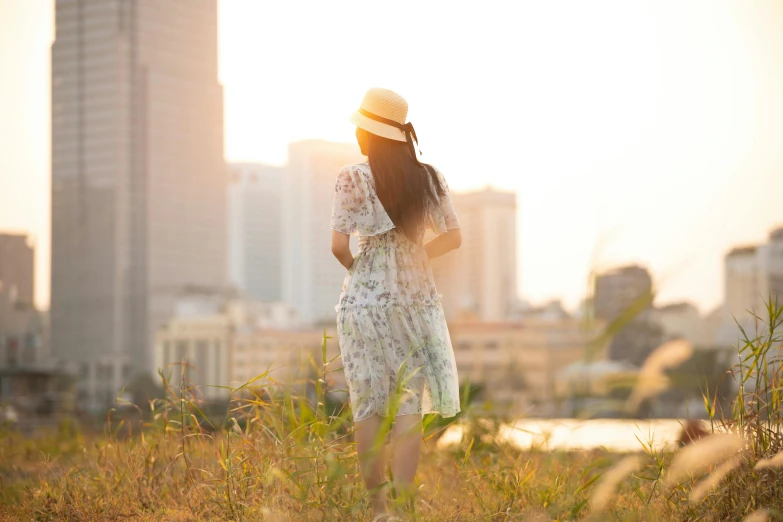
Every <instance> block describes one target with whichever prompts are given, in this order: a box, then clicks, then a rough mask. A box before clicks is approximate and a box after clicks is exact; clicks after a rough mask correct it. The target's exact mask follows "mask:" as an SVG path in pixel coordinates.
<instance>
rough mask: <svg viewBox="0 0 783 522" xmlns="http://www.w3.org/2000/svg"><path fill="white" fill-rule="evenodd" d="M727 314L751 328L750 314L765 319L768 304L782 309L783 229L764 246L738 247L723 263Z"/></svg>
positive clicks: (751, 319) (774, 232)
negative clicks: (770, 303)
mask: <svg viewBox="0 0 783 522" xmlns="http://www.w3.org/2000/svg"><path fill="white" fill-rule="evenodd" d="M724 270H725V296H726V301H725V302H726V313H727V314H728V315H729V316H730V317H733V318H736V319H737V320H739V321H741V322H742V323H743V324H751V323H752V322H753V317H752V316H751V312H753V313H755V314H756V315H759V316H760V317H762V318H763V317H765V316H766V308H767V302H769V301H770V299H771V300H772V301H775V299H777V303H778V306H781V305H783V228H778V229H776V230H773V231H772V232H770V234H769V241H768V242H767V243H764V244H761V245H752V246H744V247H737V248H734V249H732V250H731V251H730V252H729V253H728V254H726V257H725V259H724Z"/></svg>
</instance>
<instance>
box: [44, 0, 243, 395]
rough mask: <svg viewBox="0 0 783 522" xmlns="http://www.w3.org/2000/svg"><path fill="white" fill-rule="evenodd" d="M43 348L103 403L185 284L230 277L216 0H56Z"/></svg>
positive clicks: (128, 373) (139, 367) (146, 359)
mask: <svg viewBox="0 0 783 522" xmlns="http://www.w3.org/2000/svg"><path fill="white" fill-rule="evenodd" d="M55 22H56V35H55V41H54V44H53V46H52V216H51V218H52V276H51V277H52V284H51V327H52V335H51V340H52V352H53V356H55V357H57V358H58V359H59V360H60V361H63V362H64V363H72V364H73V365H75V368H76V370H77V371H78V373H79V375H80V376H81V382H80V384H79V392H78V393H79V400H80V402H81V403H84V404H87V405H89V407H100V406H105V405H106V403H107V402H109V403H111V402H112V401H113V400H114V398H115V397H116V395H117V393H118V392H119V390H120V389H121V387H122V385H123V384H126V383H127V382H128V381H129V380H130V379H132V378H133V376H134V375H136V374H143V373H149V372H152V371H153V366H154V365H153V358H152V351H153V350H152V345H153V341H154V335H155V332H156V330H157V329H158V327H159V326H160V325H162V324H164V323H165V321H166V320H168V319H169V317H170V316H171V314H172V312H173V308H174V304H175V302H176V299H177V296H178V294H179V292H180V291H181V289H182V288H183V287H186V286H189V285H206V286H211V287H221V286H223V285H225V284H226V283H227V272H228V271H227V261H226V258H227V239H226V228H227V227H226V182H227V176H226V166H225V163H224V160H223V90H222V87H221V85H220V84H219V83H218V63H217V1H216V0H194V1H191V2H186V3H183V2H159V1H157V0H135V1H133V2H106V1H102V0H56V3H55Z"/></svg>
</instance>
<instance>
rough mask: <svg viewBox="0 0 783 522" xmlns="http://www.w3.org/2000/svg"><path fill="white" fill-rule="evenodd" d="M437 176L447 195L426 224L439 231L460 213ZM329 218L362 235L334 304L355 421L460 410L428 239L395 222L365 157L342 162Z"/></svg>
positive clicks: (450, 414)
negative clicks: (358, 161) (411, 234)
mask: <svg viewBox="0 0 783 522" xmlns="http://www.w3.org/2000/svg"><path fill="white" fill-rule="evenodd" d="M438 176H439V178H440V180H441V183H442V184H443V186H444V187H445V188H446V195H445V197H443V198H442V200H441V201H440V205H439V206H438V207H436V208H432V209H430V210H429V212H428V215H427V219H426V224H427V228H429V229H430V230H432V231H434V232H435V233H437V234H442V233H445V232H446V231H447V230H448V229H451V228H459V221H458V220H457V216H456V214H455V212H454V207H453V206H452V203H451V198H450V196H449V193H448V186H447V185H446V182H445V180H444V178H443V175H442V174H441V173H440V172H439V171H438ZM331 225H332V229H334V230H337V231H338V232H342V233H344V234H354V235H358V236H359V251H358V252H357V253H356V256H355V258H354V262H353V265H352V266H351V269H350V270H349V271H348V273H347V274H346V276H345V280H344V282H343V286H342V290H341V292H340V300H339V304H338V305H337V306H336V307H335V309H336V310H337V336H338V340H339V344H340V353H341V356H342V362H343V370H344V372H345V377H346V381H347V384H348V391H349V396H350V399H351V409H352V413H353V419H354V421H360V420H363V419H366V418H367V417H369V416H370V415H372V414H373V413H377V414H378V415H381V416H388V415H390V414H392V413H395V414H396V415H410V414H415V413H440V414H441V415H442V416H443V417H453V416H454V415H456V414H457V413H458V412H459V411H460V397H459V379H458V376H457V365H456V361H455V359H454V350H453V348H452V346H451V339H450V337H449V331H448V328H447V327H446V319H445V317H444V315H443V307H442V305H441V299H440V297H441V296H440V294H439V293H438V291H437V289H436V288H435V281H434V279H433V277H432V269H431V267H430V262H429V259H428V257H427V253H426V251H425V250H424V246H423V239H420V240H419V241H418V242H412V241H410V240H409V239H408V238H407V237H406V236H405V234H403V233H402V232H401V231H399V230H397V229H396V228H395V226H394V224H393V223H392V221H391V219H390V218H389V216H388V214H386V211H385V210H384V209H383V206H382V205H381V202H380V200H379V199H378V195H377V193H376V191H375V182H374V179H373V176H372V172H371V171H370V166H369V164H368V163H367V162H365V163H362V164H359V165H347V166H345V167H343V168H342V170H340V173H339V174H338V176H337V183H336V185H335V194H334V202H333V206H332V217H331ZM417 369H418V371H417ZM395 390H396V391H397V392H398V395H397V398H398V400H399V402H397V408H395V407H394V406H393V405H394V404H395V402H396V401H394V400H390V397H393V396H394V392H395Z"/></svg>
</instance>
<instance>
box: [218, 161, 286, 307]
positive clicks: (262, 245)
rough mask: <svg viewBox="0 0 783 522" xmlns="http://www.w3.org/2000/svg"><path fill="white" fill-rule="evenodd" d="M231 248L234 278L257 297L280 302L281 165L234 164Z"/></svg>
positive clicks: (229, 190) (232, 169)
mask: <svg viewBox="0 0 783 522" xmlns="http://www.w3.org/2000/svg"><path fill="white" fill-rule="evenodd" d="M230 171H231V173H230V176H231V183H230V185H229V187H228V243H229V247H228V251H229V256H228V257H229V272H230V279H231V282H232V283H233V284H235V285H236V286H237V287H238V288H239V289H240V290H241V291H242V292H243V293H244V294H245V295H247V296H248V297H251V298H253V299H255V300H258V301H280V300H281V299H282V297H283V282H282V279H281V276H282V256H283V243H282V232H283V224H282V215H281V213H282V201H281V200H282V197H283V168H282V167H272V166H269V165H262V164H259V163H235V164H233V165H231V166H230Z"/></svg>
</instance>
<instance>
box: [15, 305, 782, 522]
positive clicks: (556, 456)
mask: <svg viewBox="0 0 783 522" xmlns="http://www.w3.org/2000/svg"><path fill="white" fill-rule="evenodd" d="M769 314H770V317H769V319H770V320H769V321H768V322H766V323H765V324H766V328H764V327H763V326H760V328H759V329H758V332H759V333H757V334H756V335H755V336H753V337H748V336H747V335H745V332H742V334H743V337H744V340H743V343H740V346H739V347H738V360H739V363H738V365H737V367H736V372H735V378H736V379H737V381H738V382H739V383H741V384H742V385H743V386H741V387H740V389H739V391H738V394H737V400H736V401H735V404H734V409H733V411H732V414H731V416H730V417H729V418H725V419H717V418H714V415H712V414H713V413H714V410H710V408H709V405H710V404H712V403H714V400H713V398H711V397H709V396H705V404H706V405H707V406H708V411H710V412H711V415H712V416H713V424H714V426H715V429H716V430H718V431H730V432H732V433H734V434H735V435H720V434H719V435H714V436H712V437H709V438H707V439H703V440H702V441H700V442H699V443H697V444H694V445H693V446H692V449H688V450H681V451H680V452H679V455H678V454H677V453H675V454H669V453H661V452H659V451H658V450H654V449H653V445H652V444H643V443H640V448H639V453H638V454H636V455H630V456H623V455H615V454H611V453H609V452H605V451H594V452H581V453H545V452H537V451H519V450H517V449H516V448H514V447H513V446H512V445H511V444H508V443H503V442H498V441H497V440H496V439H494V441H493V439H492V438H487V437H484V436H483V435H486V433H487V430H489V431H492V429H493V428H492V426H493V425H494V426H496V425H497V423H490V426H489V427H488V426H487V423H485V422H482V423H480V422H478V420H479V418H478V415H479V413H480V412H478V411H477V412H474V411H473V409H472V408H470V407H468V408H466V411H465V415H463V416H462V417H461V418H460V422H463V423H465V426H466V436H465V437H464V438H463V440H462V442H461V443H460V444H459V445H458V446H455V447H451V448H449V449H438V448H436V446H435V440H436V437H437V434H438V433H440V431H441V430H442V427H440V428H438V427H435V424H434V423H431V421H432V420H433V418H434V417H428V418H427V419H426V420H425V425H426V426H425V447H424V451H423V455H422V459H421V464H420V467H419V473H418V475H417V483H418V485H419V492H418V497H417V499H416V505H415V512H413V513H410V514H409V518H410V519H411V520H421V521H458V520H459V521H462V520H465V521H480V520H486V521H490V520H492V521H495V520H504V521H511V520H519V521H522V520H524V521H532V520H542V521H543V520H578V519H589V520H601V521H603V520H629V521H658V520H660V521H670V520H671V521H674V520H678V521H679V520H693V521H697V520H698V521H718V520H743V519H745V517H749V518H747V519H749V520H761V519H764V517H767V518H768V519H769V520H783V513H782V512H781V510H783V505H782V504H783V470H781V469H780V462H779V461H780V456H779V454H780V452H781V450H783V436H782V434H781V421H782V420H783V410H781V403H780V391H781V367H780V355H781V353H780V352H781V339H780V336H779V334H778V333H777V327H778V326H779V324H780V320H781V316H782V315H783V307H781V308H779V309H774V308H773V307H772V306H771V307H770V310H769ZM325 342H326V339H324V343H325ZM322 355H323V357H322V361H320V363H319V365H320V366H319V367H320V371H322V372H323V373H321V374H319V378H318V379H314V381H313V384H314V389H315V400H312V401H311V400H308V399H307V398H306V397H301V396H296V395H293V394H291V393H290V392H283V393H280V394H277V393H272V396H271V397H269V396H266V395H263V394H261V393H260V391H259V390H257V389H254V388H252V386H243V387H242V388H240V389H235V390H230V393H231V394H232V401H231V403H230V408H229V409H228V411H227V412H226V415H225V418H222V419H220V420H218V421H217V422H216V424H217V425H216V426H214V428H213V427H211V426H210V424H209V422H208V421H207V417H206V416H205V415H204V414H203V413H202V409H203V408H202V407H203V401H201V399H200V390H198V389H195V388H191V387H189V386H187V384H182V385H180V386H179V387H176V388H172V387H170V386H167V397H166V399H162V400H157V401H155V402H153V403H152V404H151V405H150V407H148V408H141V409H140V410H139V411H138V412H137V413H139V414H143V417H144V419H145V421H144V423H143V429H141V428H142V427H141V426H138V425H134V423H132V422H129V421H125V420H122V418H123V417H124V416H126V415H127V414H128V413H129V412H132V411H135V410H133V409H132V408H131V407H129V406H124V407H123V408H119V409H120V410H123V411H115V412H113V414H112V416H110V417H109V419H108V421H109V422H107V425H106V431H105V433H103V434H98V435H92V436H87V435H83V434H80V433H78V431H76V430H74V429H72V428H71V427H69V426H68V425H63V426H61V429H60V431H59V432H58V433H52V434H48V435H42V436H40V437H38V438H36V439H25V438H23V437H21V436H20V435H19V434H16V433H12V432H3V433H2V435H1V436H0V495H2V497H1V499H0V516H2V517H4V518H5V519H8V520H42V521H43V520H58V521H59V520H76V521H78V520H167V521H168V520H171V521H176V520H243V521H244V520H254V521H255V520H267V521H288V520H296V521H298V520H323V521H332V520H357V521H369V520H370V519H371V517H370V515H369V513H370V510H369V505H368V502H367V498H366V491H365V488H364V485H363V483H362V481H361V477H360V476H359V474H358V466H357V457H356V452H355V445H354V442H353V433H352V430H353V426H352V423H351V422H350V413H349V411H347V410H343V411H338V412H336V413H330V412H329V410H328V408H327V403H328V401H327V400H326V394H325V390H324V383H325V382H327V381H328V379H327V375H326V373H325V372H326V370H325V369H326V368H327V367H328V365H329V363H330V362H331V361H326V355H325V347H324V350H322ZM317 366H318V365H317ZM333 371H340V369H338V370H333ZM262 381H263V382H268V381H267V380H266V379H265V376H263V375H262V376H259V381H258V382H262ZM269 390H272V388H269ZM142 410H145V411H142ZM210 420H211V421H212V422H213V423H215V421H214V420H213V419H211V418H210ZM501 420H505V419H501ZM388 428H389V426H386V429H388ZM385 436H386V434H385V433H381V434H379V437H385ZM716 441H717V442H716ZM705 451H706V453H705ZM694 455H696V456H697V457H699V458H696V459H695V460H693V459H692V457H694ZM776 455H777V456H776ZM708 457H709V458H708ZM673 461H675V462H676V463H674V464H673V463H672V462H673ZM688 462H690V464H688ZM711 467H712V468H713V469H712V473H711V474H709V475H707V477H706V478H705V479H704V480H702V481H701V482H700V483H696V482H695V481H696V480H697V475H701V474H705V473H707V472H709V471H710V468H711ZM686 476H689V477H690V478H688V479H686V480H684V481H683V478H684V477H686ZM694 487H695V488H696V490H695V491H694ZM390 494H391V497H392V498H394V497H395V492H394V491H393V490H391V491H390ZM754 513H757V514H754ZM753 517H757V518H753Z"/></svg>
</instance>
